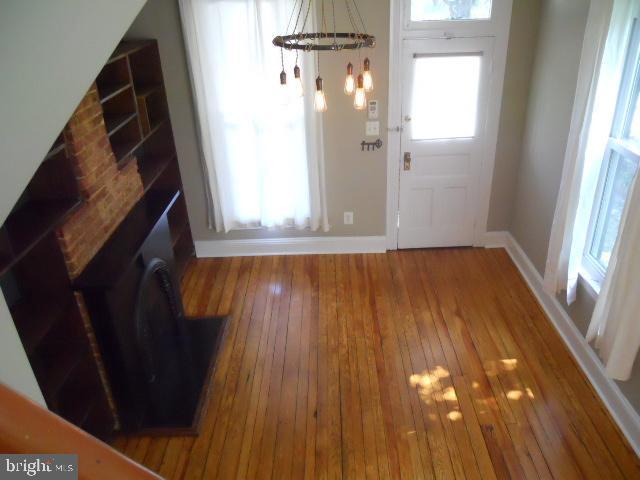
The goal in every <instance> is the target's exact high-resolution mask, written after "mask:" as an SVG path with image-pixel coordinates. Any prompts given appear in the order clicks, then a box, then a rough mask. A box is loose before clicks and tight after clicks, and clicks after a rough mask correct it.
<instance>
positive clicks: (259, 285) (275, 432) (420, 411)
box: [115, 249, 640, 480]
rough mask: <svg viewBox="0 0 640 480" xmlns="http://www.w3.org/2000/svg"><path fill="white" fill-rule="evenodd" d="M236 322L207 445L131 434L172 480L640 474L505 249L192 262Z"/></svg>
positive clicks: (188, 300)
mask: <svg viewBox="0 0 640 480" xmlns="http://www.w3.org/2000/svg"><path fill="white" fill-rule="evenodd" d="M183 291H184V295H185V308H186V310H187V312H188V313H189V314H190V315H210V314H225V313H228V312H231V313H232V315H233V319H232V322H231V324H230V325H229V332H228V336H227V340H226V343H225V345H224V347H223V348H222V350H221V357H220V359H219V362H218V366H217V369H216V372H215V378H214V388H215V391H214V393H213V394H212V395H211V399H210V404H209V407H208V410H207V413H206V417H205V419H204V423H203V428H202V432H201V434H200V435H199V436H198V437H195V438H194V437H190V438H188V437H185V438H182V437H171V438H162V437H159V438H158V437H156V438H149V437H142V438H139V437H129V438H126V437H120V438H118V439H117V440H116V442H115V446H116V447H117V448H118V449H120V450H122V451H123V452H125V454H126V455H128V456H130V457H131V458H133V459H135V460H137V461H138V462H141V463H143V464H145V465H147V466H148V467H149V468H151V469H152V470H155V471H157V472H159V473H160V474H161V475H162V476H165V477H167V478H187V479H211V478H223V479H227V478H241V479H243V478H274V479H286V478H295V479H298V478H339V477H341V478H349V479H352V478H365V477H366V478H403V479H420V478H425V479H426V478H456V479H461V478H476V479H477V478H483V479H492V478H555V479H562V480H565V479H577V478H593V479H617V478H640V466H639V465H640V464H639V461H638V458H637V457H636V456H635V454H634V453H633V451H632V450H631V449H630V447H629V446H628V445H627V444H626V442H625V441H624V439H623V438H622V436H621V434H620V433H619V431H618V429H617V427H616V426H615V425H614V423H613V422H612V420H611V419H610V417H609V415H608V413H607V412H606V411H605V408H604V406H603V405H602V404H601V402H600V401H599V400H598V398H597V397H596V395H595V393H594V391H593V390H592V388H591V387H590V385H589V384H588V382H587V380H586V379H585V378H584V376H583V375H582V373H581V371H580V370H579V368H578V367H577V366H576V364H575V362H574V361H573V358H572V357H571V355H570V353H569V352H568V351H567V349H566V348H565V347H564V344H563V342H562V340H561V339H560V337H559V336H558V334H557V333H556V331H555V330H554V328H553V326H552V325H551V324H550V323H549V321H548V320H547V318H546V317H545V315H544V313H543V311H542V310H541V308H540V307H539V305H538V304H537V302H536V300H535V298H534V297H533V295H532V293H531V292H530V291H529V290H528V288H527V286H526V284H525V282H524V280H523V279H522V278H521V277H520V275H519V273H518V271H517V269H516V267H515V266H514V265H513V263H512V262H511V260H510V258H509V257H508V255H507V253H506V252H505V251H504V250H501V249H498V250H484V249H446V250H412V251H401V252H393V253H387V254H370V255H322V256H295V257H256V258H233V259H231V258H225V259H207V260H194V261H193V262H192V263H191V265H190V266H189V269H188V271H187V274H186V275H185V277H184V282H183Z"/></svg>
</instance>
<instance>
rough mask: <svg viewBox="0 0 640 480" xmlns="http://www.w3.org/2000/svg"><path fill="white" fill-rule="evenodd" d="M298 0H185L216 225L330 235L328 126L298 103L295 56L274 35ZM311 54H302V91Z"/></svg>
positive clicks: (309, 78) (308, 81) (309, 75)
mask: <svg viewBox="0 0 640 480" xmlns="http://www.w3.org/2000/svg"><path fill="white" fill-rule="evenodd" d="M294 1H295V0H180V2H179V3H180V12H181V17H182V24H183V33H184V37H185V43H186V47H187V54H188V59H189V66H190V74H191V81H192V85H193V92H194V100H195V107H196V111H197V120H198V129H199V137H200V144H201V153H202V159H203V165H202V167H203V175H204V177H205V178H204V183H205V189H206V192H207V202H208V211H209V227H210V228H215V229H216V230H217V231H224V232H228V231H229V230H232V229H241V228H298V229H302V228H310V229H313V230H316V229H318V228H322V229H323V230H325V231H326V230H328V229H329V225H328V221H327V213H326V212H327V209H326V198H325V193H324V191H325V189H324V163H323V162H324V159H323V150H322V129H321V121H320V120H319V118H318V117H317V116H316V115H315V113H314V112H313V108H312V105H311V103H310V101H309V98H310V95H309V93H308V92H307V95H306V96H305V97H295V96H294V95H293V89H292V88H290V87H287V88H284V87H281V86H280V83H279V78H278V74H279V73H280V71H281V70H282V68H283V64H284V68H285V70H286V71H287V72H288V74H289V75H288V80H289V82H288V84H289V85H291V84H292V83H293V82H292V81H293V78H292V77H293V73H292V70H293V66H294V64H295V62H296V56H295V55H296V54H295V53H293V52H286V51H285V52H281V51H280V50H279V49H277V48H276V47H274V46H273V45H272V43H271V40H272V38H273V37H274V36H275V35H276V34H277V33H279V32H282V31H284V30H285V29H286V28H287V21H288V20H289V16H290V14H291V11H292V9H293V4H294ZM313 58H314V57H313V56H311V55H308V54H300V55H299V58H298V64H299V65H300V67H301V69H302V72H303V75H304V76H305V78H304V83H305V85H312V84H313V77H314V68H313V65H314V63H313Z"/></svg>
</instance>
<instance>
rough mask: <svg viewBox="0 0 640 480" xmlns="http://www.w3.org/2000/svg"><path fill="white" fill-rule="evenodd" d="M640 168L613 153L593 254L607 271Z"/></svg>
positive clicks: (595, 233) (628, 159)
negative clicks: (628, 197) (626, 203)
mask: <svg viewBox="0 0 640 480" xmlns="http://www.w3.org/2000/svg"><path fill="white" fill-rule="evenodd" d="M637 167H638V166H637V163H636V162H635V160H634V159H631V158H627V157H624V156H622V155H619V154H618V153H615V152H612V153H611V157H610V161H609V168H608V170H607V177H606V180H605V185H604V190H603V194H602V203H601V204H600V211H599V212H598V219H597V223H596V228H595V232H594V236H593V243H592V245H591V252H590V253H591V255H592V256H593V257H594V258H595V259H596V260H597V261H598V263H600V265H601V266H602V267H603V268H604V269H605V270H606V268H607V267H608V265H609V258H610V257H611V253H612V252H613V246H614V244H615V241H616V238H617V236H618V229H619V228H620V220H621V218H622V213H623V211H624V205H625V202H626V200H627V196H628V194H629V189H630V188H631V183H632V182H633V178H634V176H635V174H636V170H637Z"/></svg>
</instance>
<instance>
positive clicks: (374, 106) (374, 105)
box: [367, 100, 378, 120]
mask: <svg viewBox="0 0 640 480" xmlns="http://www.w3.org/2000/svg"><path fill="white" fill-rule="evenodd" d="M367 114H368V117H369V120H377V119H378V101H377V100H369V103H368V104H367Z"/></svg>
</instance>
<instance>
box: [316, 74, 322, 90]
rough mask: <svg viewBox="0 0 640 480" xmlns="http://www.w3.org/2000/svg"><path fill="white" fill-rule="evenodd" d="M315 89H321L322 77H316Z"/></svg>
mask: <svg viewBox="0 0 640 480" xmlns="http://www.w3.org/2000/svg"><path fill="white" fill-rule="evenodd" d="M316 90H318V91H319V92H321V91H322V78H320V77H318V78H316Z"/></svg>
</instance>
